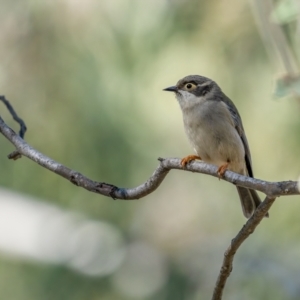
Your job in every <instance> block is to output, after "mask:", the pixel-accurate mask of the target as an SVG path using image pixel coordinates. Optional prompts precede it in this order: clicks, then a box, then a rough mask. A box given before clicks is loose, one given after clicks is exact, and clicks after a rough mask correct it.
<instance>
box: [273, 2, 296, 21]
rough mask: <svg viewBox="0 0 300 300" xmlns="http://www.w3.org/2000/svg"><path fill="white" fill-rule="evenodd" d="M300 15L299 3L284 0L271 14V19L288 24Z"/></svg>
mask: <svg viewBox="0 0 300 300" xmlns="http://www.w3.org/2000/svg"><path fill="white" fill-rule="evenodd" d="M298 17H299V4H297V2H296V1H294V0H283V1H281V2H279V3H278V5H277V6H276V7H275V9H274V11H273V12H272V14H271V20H272V21H273V22H275V23H279V24H286V23H290V22H292V21H295V20H296V19H297V18H298Z"/></svg>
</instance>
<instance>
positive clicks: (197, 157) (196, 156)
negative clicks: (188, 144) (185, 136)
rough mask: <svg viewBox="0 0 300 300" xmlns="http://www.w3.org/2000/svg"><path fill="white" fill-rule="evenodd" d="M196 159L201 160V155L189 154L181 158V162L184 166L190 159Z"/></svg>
mask: <svg viewBox="0 0 300 300" xmlns="http://www.w3.org/2000/svg"><path fill="white" fill-rule="evenodd" d="M195 159H200V160H201V157H200V156H198V155H188V156H186V157H184V158H183V159H182V160H181V162H180V164H181V166H182V167H185V166H186V165H187V164H188V163H189V162H190V161H192V160H195Z"/></svg>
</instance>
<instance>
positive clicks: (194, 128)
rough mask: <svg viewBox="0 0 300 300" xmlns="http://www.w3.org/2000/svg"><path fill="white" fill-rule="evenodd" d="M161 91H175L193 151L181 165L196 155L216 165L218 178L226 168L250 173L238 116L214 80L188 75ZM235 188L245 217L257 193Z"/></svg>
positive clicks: (257, 200)
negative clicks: (193, 153)
mask: <svg viewBox="0 0 300 300" xmlns="http://www.w3.org/2000/svg"><path fill="white" fill-rule="evenodd" d="M164 91H168V92H173V93H175V96H176V98H177V101H178V103H179V106H180V108H181V111H182V116H183V124H184V128H185V132H186V135H187V137H188V139H189V141H190V143H191V145H192V147H193V148H194V151H195V153H196V155H188V156H186V157H184V158H182V160H181V165H182V167H186V165H187V164H188V163H189V162H191V161H193V160H195V159H198V160H202V161H204V162H206V163H210V164H213V165H216V166H217V167H218V171H217V174H218V177H219V179H220V178H222V177H223V176H224V174H225V172H226V170H230V171H233V172H235V173H238V174H241V175H245V176H249V177H253V176H254V175H253V169H252V161H251V154H250V148H249V144H248V141H247V137H246V134H245V130H244V127H243V123H242V119H241V116H240V114H239V112H238V110H237V108H236V106H235V105H234V103H233V102H232V101H231V100H230V99H229V98H228V97H227V96H226V95H225V94H224V93H223V91H222V90H221V88H220V87H219V85H218V84H217V83H216V82H215V81H213V80H212V79H209V78H207V77H204V76H200V75H189V76H186V77H184V78H183V79H180V80H179V81H178V82H177V84H176V85H175V86H170V87H168V88H165V89H164ZM236 188H237V191H238V194H239V198H240V202H241V206H242V210H243V214H244V216H245V217H246V218H247V219H248V218H250V217H251V216H252V215H253V213H254V211H255V210H256V208H257V207H258V206H259V205H260V203H261V200H260V197H259V195H258V194H257V192H256V191H255V190H252V189H249V188H245V187H241V186H236ZM268 216H269V215H268V214H266V217H268Z"/></svg>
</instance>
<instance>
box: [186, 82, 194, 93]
mask: <svg viewBox="0 0 300 300" xmlns="http://www.w3.org/2000/svg"><path fill="white" fill-rule="evenodd" d="M195 88H196V85H195V84H194V83H191V82H189V83H187V84H186V85H185V89H186V90H188V91H192V90H194V89H195Z"/></svg>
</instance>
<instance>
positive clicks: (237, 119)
mask: <svg viewBox="0 0 300 300" xmlns="http://www.w3.org/2000/svg"><path fill="white" fill-rule="evenodd" d="M222 100H223V102H224V103H225V104H226V106H227V108H228V110H229V112H230V115H231V117H232V120H233V123H234V126H235V129H236V130H237V132H238V134H239V136H240V137H241V140H242V142H243V145H244V149H245V163H246V167H247V171H248V175H249V176H250V177H253V171H252V161H251V154H250V148H249V144H248V141H247V137H246V135H245V131H244V127H243V123H242V119H241V116H240V114H239V112H238V110H237V108H236V107H235V105H234V103H233V102H232V101H231V100H230V99H229V98H228V97H227V96H226V95H225V94H223V99H222Z"/></svg>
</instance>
